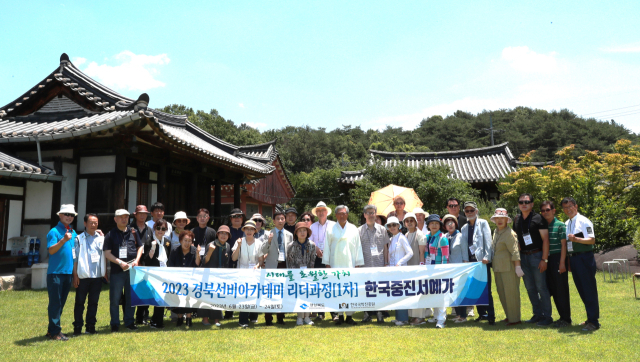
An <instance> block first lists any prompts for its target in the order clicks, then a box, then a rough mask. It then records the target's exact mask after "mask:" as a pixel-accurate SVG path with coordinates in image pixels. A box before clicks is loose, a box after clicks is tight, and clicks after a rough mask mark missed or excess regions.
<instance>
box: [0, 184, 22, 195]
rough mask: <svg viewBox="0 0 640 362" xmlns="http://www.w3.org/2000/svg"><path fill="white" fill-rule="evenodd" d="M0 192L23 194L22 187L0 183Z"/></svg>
mask: <svg viewBox="0 0 640 362" xmlns="http://www.w3.org/2000/svg"><path fill="white" fill-rule="evenodd" d="M0 194H5V195H18V196H22V195H23V194H24V187H20V186H5V185H0Z"/></svg>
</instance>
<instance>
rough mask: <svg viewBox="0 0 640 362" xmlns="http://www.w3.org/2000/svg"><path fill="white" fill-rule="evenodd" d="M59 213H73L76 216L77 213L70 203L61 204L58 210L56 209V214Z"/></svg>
mask: <svg viewBox="0 0 640 362" xmlns="http://www.w3.org/2000/svg"><path fill="white" fill-rule="evenodd" d="M60 214H73V215H74V216H78V213H77V212H76V209H75V208H74V207H73V205H72V204H64V205H61V206H60V211H58V212H57V213H56V215H60Z"/></svg>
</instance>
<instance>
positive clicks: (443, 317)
mask: <svg viewBox="0 0 640 362" xmlns="http://www.w3.org/2000/svg"><path fill="white" fill-rule="evenodd" d="M433 312H434V315H433V317H434V318H435V319H436V320H437V321H438V323H444V322H446V321H447V308H445V307H443V308H433Z"/></svg>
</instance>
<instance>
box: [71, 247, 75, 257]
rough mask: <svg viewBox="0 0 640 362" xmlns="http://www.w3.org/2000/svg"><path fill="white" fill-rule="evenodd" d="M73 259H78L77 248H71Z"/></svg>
mask: <svg viewBox="0 0 640 362" xmlns="http://www.w3.org/2000/svg"><path fill="white" fill-rule="evenodd" d="M71 257H72V258H73V259H75V258H76V248H71Z"/></svg>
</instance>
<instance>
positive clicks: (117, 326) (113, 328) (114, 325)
mask: <svg viewBox="0 0 640 362" xmlns="http://www.w3.org/2000/svg"><path fill="white" fill-rule="evenodd" d="M119 330H120V326H119V325H117V324H112V325H111V332H118V331H119Z"/></svg>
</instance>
